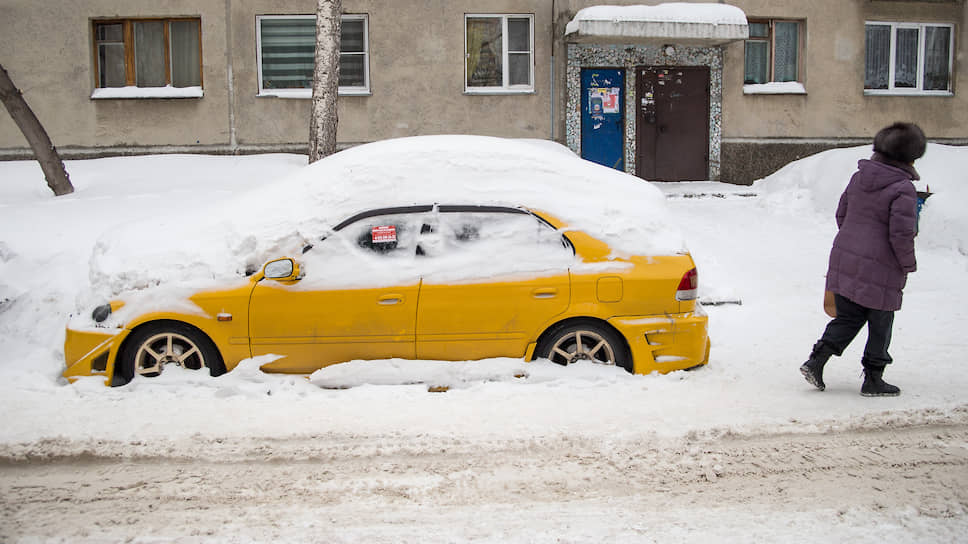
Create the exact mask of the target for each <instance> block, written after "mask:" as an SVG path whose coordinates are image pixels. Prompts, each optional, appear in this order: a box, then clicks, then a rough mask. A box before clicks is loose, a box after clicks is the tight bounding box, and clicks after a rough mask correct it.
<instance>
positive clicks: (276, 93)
mask: <svg viewBox="0 0 968 544" xmlns="http://www.w3.org/2000/svg"><path fill="white" fill-rule="evenodd" d="M372 94H373V93H371V92H370V90H369V89H353V90H340V91H339V93H337V96H372ZM256 96H258V97H260V98H295V99H299V100H309V99H311V98H312V97H313V90H312V89H270V90H262V91H259V94H257V95H256Z"/></svg>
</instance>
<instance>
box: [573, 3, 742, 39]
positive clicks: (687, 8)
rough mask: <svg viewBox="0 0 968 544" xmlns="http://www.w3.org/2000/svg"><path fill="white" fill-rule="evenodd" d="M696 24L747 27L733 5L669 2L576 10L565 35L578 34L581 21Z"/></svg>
mask: <svg viewBox="0 0 968 544" xmlns="http://www.w3.org/2000/svg"><path fill="white" fill-rule="evenodd" d="M593 21H594V22H601V21H604V22H613V23H620V22H650V23H696V24H709V25H742V26H745V25H746V14H745V13H743V10H741V9H740V8H738V7H736V6H728V5H725V4H698V3H689V2H670V3H665V4H659V5H656V6H643V5H636V6H592V7H588V8H584V9H581V10H579V11H578V13H577V14H576V15H575V18H574V19H572V20H571V22H569V23H568V25H567V26H566V27H565V34H573V33H575V32H578V31H579V27H580V26H581V23H582V22H593Z"/></svg>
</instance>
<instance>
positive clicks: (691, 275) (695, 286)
mask: <svg viewBox="0 0 968 544" xmlns="http://www.w3.org/2000/svg"><path fill="white" fill-rule="evenodd" d="M698 291H699V272H698V271H697V270H696V269H695V268H693V269H691V270H689V271H688V272H686V273H685V274H683V275H682V279H681V280H679V287H678V288H677V289H676V300H696V293H697V292H698Z"/></svg>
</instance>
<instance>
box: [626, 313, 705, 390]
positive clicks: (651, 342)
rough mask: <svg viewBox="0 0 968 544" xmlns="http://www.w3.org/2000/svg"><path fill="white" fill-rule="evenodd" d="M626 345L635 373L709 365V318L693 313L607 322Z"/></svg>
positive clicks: (628, 318)
mask: <svg viewBox="0 0 968 544" xmlns="http://www.w3.org/2000/svg"><path fill="white" fill-rule="evenodd" d="M608 322H609V323H610V324H611V325H612V326H613V327H615V328H616V329H618V330H619V332H621V333H622V335H623V336H625V338H626V340H627V341H628V343H629V349H630V350H631V352H632V362H633V363H632V364H633V369H634V370H635V373H636V374H651V373H652V372H660V373H662V374H665V373H666V372H671V371H673V370H684V369H687V368H692V367H695V366H699V365H704V364H706V363H707V362H709V347H710V345H709V334H708V325H709V317H708V316H706V313H705V312H703V311H702V308H699V307H698V306H697V309H696V311H695V312H689V313H684V314H667V315H664V316H643V317H616V318H612V319H610V320H609V321H608Z"/></svg>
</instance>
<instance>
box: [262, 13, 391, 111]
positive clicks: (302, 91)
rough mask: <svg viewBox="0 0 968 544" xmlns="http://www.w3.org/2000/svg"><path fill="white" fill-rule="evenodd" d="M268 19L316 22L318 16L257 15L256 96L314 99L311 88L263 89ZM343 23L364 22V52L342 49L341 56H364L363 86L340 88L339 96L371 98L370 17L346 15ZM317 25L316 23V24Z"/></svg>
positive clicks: (356, 14)
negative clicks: (264, 35)
mask: <svg viewBox="0 0 968 544" xmlns="http://www.w3.org/2000/svg"><path fill="white" fill-rule="evenodd" d="M266 19H309V20H312V21H315V20H316V16H315V15H312V14H309V15H305V14H288V15H256V17H255V58H256V72H257V77H258V82H257V84H258V92H257V94H256V96H265V97H277V98H312V95H313V89H312V86H310V87H293V88H283V89H266V88H264V87H263V79H262V21H263V20H266ZM340 20H341V23H342V22H345V21H347V20H351V21H363V51H362V52H358V51H351V52H348V53H344V52H343V51H342V47H341V48H340V49H341V50H340V55H347V54H353V55H362V56H363V86H343V85H341V86H339V89H338V91H337V94H338V96H369V95H371V94H372V91H371V87H370V85H371V82H370V16H369V14H368V13H344V14H342V15H341V17H340ZM314 25H315V23H314Z"/></svg>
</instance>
